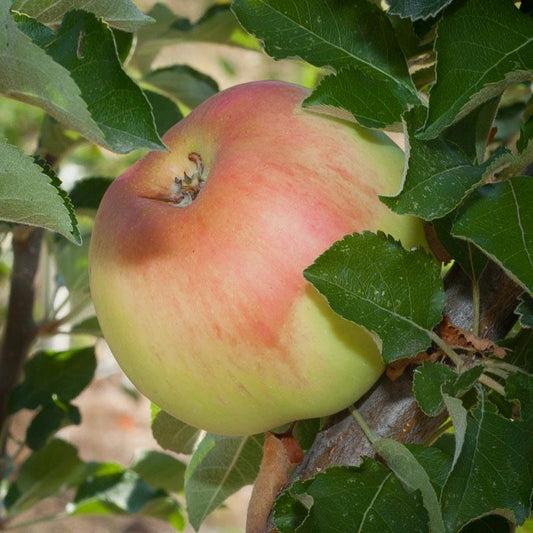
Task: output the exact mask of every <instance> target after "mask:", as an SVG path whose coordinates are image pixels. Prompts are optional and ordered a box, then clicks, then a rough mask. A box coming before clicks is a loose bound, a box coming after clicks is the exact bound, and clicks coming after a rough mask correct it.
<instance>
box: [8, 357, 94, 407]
mask: <svg viewBox="0 0 533 533" xmlns="http://www.w3.org/2000/svg"><path fill="white" fill-rule="evenodd" d="M95 369H96V358H95V355H94V348H93V347H89V348H74V349H72V350H67V351H64V352H53V351H41V352H37V353H36V354H35V355H34V356H33V357H31V359H28V361H27V362H26V364H25V365H24V380H23V381H22V383H20V384H19V385H17V387H15V389H13V392H12V393H11V396H10V400H9V408H10V412H11V413H15V412H17V411H18V410H20V409H24V408H26V409H35V408H36V407H38V406H40V405H54V398H56V397H57V398H60V399H61V400H63V401H69V400H72V399H73V398H75V397H76V396H78V394H80V392H81V391H82V390H83V389H84V388H85V387H86V386H87V385H88V384H89V382H90V381H91V379H92V377H93V374H94V371H95Z"/></svg>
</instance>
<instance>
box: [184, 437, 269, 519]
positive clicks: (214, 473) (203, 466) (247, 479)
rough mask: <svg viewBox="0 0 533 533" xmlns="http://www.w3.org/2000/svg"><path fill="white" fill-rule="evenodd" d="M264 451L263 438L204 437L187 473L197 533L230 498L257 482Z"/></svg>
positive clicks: (189, 508) (188, 497) (191, 514)
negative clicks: (210, 515)
mask: <svg viewBox="0 0 533 533" xmlns="http://www.w3.org/2000/svg"><path fill="white" fill-rule="evenodd" d="M262 450H263V437H262V435H254V436H251V437H224V436H219V435H212V434H207V435H206V436H205V437H204V439H203V440H202V441H201V442H200V444H199V445H198V448H197V449H196V450H195V452H194V454H193V456H192V458H191V462H190V463H189V465H188V466H187V470H186V472H185V499H186V501H187V512H188V515H189V521H190V522H191V525H192V526H193V527H194V528H195V529H198V528H199V527H200V524H201V523H202V522H203V521H204V519H205V518H206V516H207V515H208V514H209V513H211V511H213V510H214V509H216V508H217V507H218V506H219V505H220V504H221V503H222V502H223V501H224V500H225V499H226V498H227V497H228V496H230V495H231V494H233V493H234V492H235V491H237V490H238V489H240V488H241V487H243V486H245V485H249V484H251V483H253V482H254V480H255V478H256V476H257V474H258V472H259V465H260V463H261V457H262Z"/></svg>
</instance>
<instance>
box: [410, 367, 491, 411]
mask: <svg viewBox="0 0 533 533" xmlns="http://www.w3.org/2000/svg"><path fill="white" fill-rule="evenodd" d="M482 373H483V367H482V366H481V365H479V366H475V367H474V368H471V369H470V370H467V371H466V372H464V373H463V374H458V373H457V372H455V371H454V370H452V369H451V368H450V367H448V366H446V365H444V364H442V363H424V364H422V365H421V366H418V367H417V368H415V371H414V373H413V392H414V395H415V398H416V401H417V403H418V405H419V406H420V409H422V411H424V413H426V414H427V415H428V416H436V415H438V414H439V413H440V412H441V411H442V410H443V409H444V399H443V397H442V394H443V392H445V393H447V394H449V395H451V396H456V395H458V394H460V393H463V392H465V391H467V390H468V389H470V388H471V387H472V386H473V385H474V384H475V383H476V382H477V380H478V378H479V376H481V374H482Z"/></svg>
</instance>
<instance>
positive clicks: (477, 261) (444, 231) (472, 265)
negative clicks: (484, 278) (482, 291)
mask: <svg viewBox="0 0 533 533" xmlns="http://www.w3.org/2000/svg"><path fill="white" fill-rule="evenodd" d="M455 214H456V213H455V212H454V211H452V212H451V213H449V214H448V215H446V216H445V217H442V218H439V219H436V220H433V221H432V224H433V228H434V229H435V233H436V234H437V238H438V240H439V242H440V243H441V244H442V245H443V246H444V248H445V249H446V251H447V252H448V253H449V254H450V256H451V257H452V258H453V259H455V260H456V261H457V262H458V263H459V265H460V266H461V268H462V269H463V272H464V273H465V274H466V275H467V276H468V277H469V278H470V279H471V280H473V281H476V282H477V280H478V279H479V278H480V277H481V274H482V272H483V270H484V269H485V267H486V266H487V263H488V259H487V256H486V255H485V254H484V253H483V252H481V250H479V248H478V247H477V246H475V245H474V244H472V243H470V242H467V241H464V240H463V239H458V238H456V237H453V236H452V235H451V229H452V226H453V222H454V220H455Z"/></svg>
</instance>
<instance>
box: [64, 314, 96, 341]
mask: <svg viewBox="0 0 533 533" xmlns="http://www.w3.org/2000/svg"><path fill="white" fill-rule="evenodd" d="M70 333H76V334H78V335H93V336H94V337H103V335H102V330H101V329H100V324H99V323H98V319H97V318H96V317H95V316H91V317H89V318H86V319H84V320H82V321H81V322H77V323H76V324H74V325H73V326H72V328H71V329H70Z"/></svg>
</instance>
